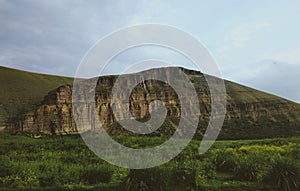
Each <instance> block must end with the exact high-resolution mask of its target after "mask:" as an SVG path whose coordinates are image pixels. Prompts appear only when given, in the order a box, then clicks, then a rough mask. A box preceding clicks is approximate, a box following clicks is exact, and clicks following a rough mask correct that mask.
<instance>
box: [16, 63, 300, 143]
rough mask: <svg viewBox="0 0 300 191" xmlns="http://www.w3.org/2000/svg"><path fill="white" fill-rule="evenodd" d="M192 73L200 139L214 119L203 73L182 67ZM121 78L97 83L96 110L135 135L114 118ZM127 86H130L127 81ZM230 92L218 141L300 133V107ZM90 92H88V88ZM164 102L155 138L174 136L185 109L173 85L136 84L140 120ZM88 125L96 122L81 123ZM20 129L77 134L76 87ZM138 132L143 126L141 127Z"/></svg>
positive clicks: (51, 99)
mask: <svg viewBox="0 0 300 191" xmlns="http://www.w3.org/2000/svg"><path fill="white" fill-rule="evenodd" d="M153 70H154V71H155V72H162V73H163V74H164V75H171V73H172V72H170V70H172V68H165V69H159V70H158V69H153ZM182 70H183V72H184V73H185V74H187V75H188V77H189V78H190V80H191V82H193V84H194V87H195V89H196V91H197V94H198V98H199V102H200V110H201V117H200V123H199V126H198V129H197V134H196V136H195V137H196V138H201V137H202V135H203V133H204V132H205V129H206V127H207V122H208V117H209V115H210V92H209V89H208V86H207V83H206V80H205V78H204V76H203V74H202V73H200V72H197V71H192V70H187V69H182ZM116 78H117V76H105V77H100V78H99V79H98V84H97V88H96V98H95V101H96V111H97V113H98V117H99V120H100V121H101V122H102V123H103V124H104V127H105V129H106V131H107V132H108V133H110V134H112V135H120V134H122V135H133V133H131V132H129V131H127V130H125V129H124V128H122V127H121V126H120V125H119V124H118V122H117V121H116V120H115V117H114V114H113V112H112V105H111V90H112V86H113V84H114V82H115V80H116ZM123 83H124V86H127V85H128V82H127V81H124V82H123ZM225 85H226V89H227V114H226V119H225V122H224V126H223V129H222V132H221V134H220V137H219V138H222V139H246V138H264V137H279V136H299V135H300V105H299V104H296V103H294V102H291V101H288V100H286V99H283V98H280V97H277V96H274V95H271V94H267V93H264V92H261V91H257V90H255V89H252V88H249V87H245V86H242V85H239V84H236V83H233V82H229V81H225ZM83 91H89V89H86V90H83ZM156 99H160V100H162V101H163V102H164V103H165V106H166V108H167V111H168V115H167V119H166V120H165V122H164V124H163V126H162V127H161V128H159V129H158V130H156V131H155V132H154V133H152V135H154V136H169V135H171V134H172V133H173V132H174V130H175V128H176V127H177V125H178V122H179V119H180V116H181V108H180V100H179V99H178V96H177V94H176V93H175V91H174V90H173V89H172V88H171V87H170V86H169V85H168V84H165V83H163V82H160V81H156V80H147V81H144V82H143V83H140V84H139V85H137V86H136V87H135V88H134V90H133V91H132V94H131V96H130V103H129V108H130V111H131V113H132V115H133V116H134V117H135V118H136V119H139V120H144V121H146V120H148V118H149V104H150V102H151V101H153V100H156ZM90 109H91V107H90V105H88V104H83V105H82V107H81V109H80V111H77V112H90ZM81 121H82V122H83V123H84V124H85V125H87V126H93V124H94V123H93V122H92V121H89V120H87V119H81ZM19 128H20V130H23V131H30V132H44V133H56V134H65V133H76V132H77V130H76V125H75V122H74V119H73V114H72V86H70V85H64V86H61V87H59V88H57V89H55V90H53V91H51V92H49V94H48V95H47V96H45V97H44V99H43V101H42V104H41V105H40V106H39V107H38V109H36V110H34V111H32V112H30V113H27V114H26V115H25V116H24V118H23V120H22V124H21V126H19ZM136 128H138V127H136Z"/></svg>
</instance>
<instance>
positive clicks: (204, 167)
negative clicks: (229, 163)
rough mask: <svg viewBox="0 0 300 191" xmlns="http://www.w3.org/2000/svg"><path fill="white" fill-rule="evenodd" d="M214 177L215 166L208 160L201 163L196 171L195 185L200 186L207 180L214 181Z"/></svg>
mask: <svg viewBox="0 0 300 191" xmlns="http://www.w3.org/2000/svg"><path fill="white" fill-rule="evenodd" d="M215 177H216V165H215V164H214V163H213V160H212V159H210V158H207V159H205V160H204V161H202V162H201V164H200V166H199V167H197V170H196V177H195V179H196V180H195V181H196V185H197V186H200V185H202V184H203V183H205V182H206V181H207V180H210V179H214V178H215Z"/></svg>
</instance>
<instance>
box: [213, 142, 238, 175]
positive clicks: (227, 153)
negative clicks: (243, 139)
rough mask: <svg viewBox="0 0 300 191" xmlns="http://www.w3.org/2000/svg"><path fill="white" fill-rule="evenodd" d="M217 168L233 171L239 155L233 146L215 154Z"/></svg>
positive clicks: (218, 169) (222, 170)
mask: <svg viewBox="0 0 300 191" xmlns="http://www.w3.org/2000/svg"><path fill="white" fill-rule="evenodd" d="M214 160H215V164H216V170H217V171H221V172H232V171H233V170H234V168H235V166H236V161H237V155H236V153H235V152H234V150H233V149H232V148H228V149H226V150H224V151H223V150H222V151H220V150H219V151H218V152H217V153H216V154H215V159H214Z"/></svg>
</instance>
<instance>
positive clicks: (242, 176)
mask: <svg viewBox="0 0 300 191" xmlns="http://www.w3.org/2000/svg"><path fill="white" fill-rule="evenodd" d="M261 168H262V165H261V161H260V160H259V158H257V157H256V156H251V155H250V156H244V157H243V158H241V159H240V160H238V162H237V163H236V167H235V169H234V179H235V180H239V181H257V180H260V178H261V175H262V173H261V171H262V169H261Z"/></svg>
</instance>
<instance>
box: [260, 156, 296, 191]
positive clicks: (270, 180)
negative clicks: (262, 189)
mask: <svg viewBox="0 0 300 191" xmlns="http://www.w3.org/2000/svg"><path fill="white" fill-rule="evenodd" d="M263 181H264V182H265V183H267V184H269V185H271V186H273V188H275V189H278V190H285V191H292V190H300V171H299V164H297V163H294V162H293V161H292V160H291V159H289V158H278V159H276V160H275V161H274V162H273V164H271V169H270V170H269V172H268V173H267V174H266V176H265V177H264V180H263Z"/></svg>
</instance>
